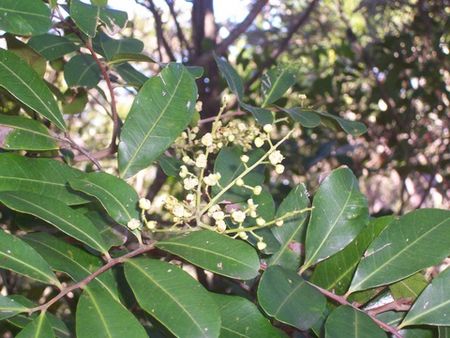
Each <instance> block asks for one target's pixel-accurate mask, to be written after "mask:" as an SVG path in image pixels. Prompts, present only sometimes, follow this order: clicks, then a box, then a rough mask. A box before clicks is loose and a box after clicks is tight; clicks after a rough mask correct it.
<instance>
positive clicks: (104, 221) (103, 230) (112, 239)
mask: <svg viewBox="0 0 450 338" xmlns="http://www.w3.org/2000/svg"><path fill="white" fill-rule="evenodd" d="M99 209H100V208H99ZM78 210H80V209H78ZM83 214H84V215H85V216H86V217H87V218H89V219H90V220H91V221H92V223H94V225H95V227H96V228H97V230H98V232H99V233H100V235H101V236H102V237H103V239H104V240H105V242H106V245H107V247H108V248H111V247H113V246H121V245H123V244H124V243H125V242H126V241H127V233H126V232H124V231H123V229H122V227H121V226H120V225H118V226H116V224H117V223H116V222H115V221H114V220H113V219H112V218H110V217H109V216H108V215H106V214H105V213H104V212H103V210H89V209H84V210H83Z"/></svg>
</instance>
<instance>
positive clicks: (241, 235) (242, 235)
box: [239, 231, 248, 241]
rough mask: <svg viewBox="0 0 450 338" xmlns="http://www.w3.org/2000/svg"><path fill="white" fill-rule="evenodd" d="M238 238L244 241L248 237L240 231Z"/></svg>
mask: <svg viewBox="0 0 450 338" xmlns="http://www.w3.org/2000/svg"><path fill="white" fill-rule="evenodd" d="M239 237H240V238H241V239H243V240H244V241H245V240H246V239H247V238H248V235H247V233H246V232H245V231H240V232H239Z"/></svg>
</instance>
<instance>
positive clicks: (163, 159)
mask: <svg viewBox="0 0 450 338" xmlns="http://www.w3.org/2000/svg"><path fill="white" fill-rule="evenodd" d="M158 164H159V166H160V167H161V169H162V170H163V171H164V174H166V175H167V176H172V177H178V174H179V172H180V168H181V166H182V165H183V162H182V161H180V160H179V159H177V158H175V157H171V156H167V155H164V154H163V155H161V156H160V158H159V159H158Z"/></svg>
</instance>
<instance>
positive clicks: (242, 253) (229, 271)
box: [156, 230, 259, 279]
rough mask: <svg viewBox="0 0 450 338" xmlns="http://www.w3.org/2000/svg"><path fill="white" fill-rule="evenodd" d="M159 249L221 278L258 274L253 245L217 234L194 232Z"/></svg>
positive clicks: (256, 258) (161, 245)
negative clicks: (221, 276)
mask: <svg viewBox="0 0 450 338" xmlns="http://www.w3.org/2000/svg"><path fill="white" fill-rule="evenodd" d="M156 247H157V248H159V249H162V250H164V251H168V252H170V253H172V254H175V255H177V256H180V257H182V258H184V259H185V260H187V261H189V262H191V263H192V264H194V265H197V266H200V267H202V268H204V269H206V270H209V271H212V272H214V273H217V274H219V275H223V276H228V277H231V278H237V279H251V278H254V277H256V276H257V275H258V271H259V258H258V255H257V253H256V251H255V250H254V249H253V248H252V247H251V246H250V245H248V244H247V243H245V242H242V241H239V240H235V239H232V238H230V237H228V236H226V235H220V234H218V233H216V232H213V231H209V230H201V231H194V232H191V233H189V234H187V235H185V236H180V237H176V238H171V239H168V240H163V241H160V242H158V243H156Z"/></svg>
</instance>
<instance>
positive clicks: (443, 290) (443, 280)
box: [399, 232, 450, 327]
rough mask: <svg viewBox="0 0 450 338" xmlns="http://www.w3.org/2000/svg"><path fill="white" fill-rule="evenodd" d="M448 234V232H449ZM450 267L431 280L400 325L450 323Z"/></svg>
mask: <svg viewBox="0 0 450 338" xmlns="http://www.w3.org/2000/svg"><path fill="white" fill-rule="evenodd" d="M447 236H448V232H447ZM449 295H450V269H449V268H447V269H446V270H445V271H443V272H441V273H440V274H439V275H438V276H437V277H436V278H434V279H433V280H432V281H431V284H430V285H428V286H427V287H426V288H425V290H424V291H423V292H422V293H421V294H420V296H419V298H417V300H416V301H415V302H414V304H413V306H412V307H411V309H410V310H409V312H408V314H407V315H406V317H405V319H404V320H403V321H402V323H401V324H400V326H399V327H405V326H409V325H419V324H427V325H447V326H449V325H450V318H449V316H450V297H449Z"/></svg>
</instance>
